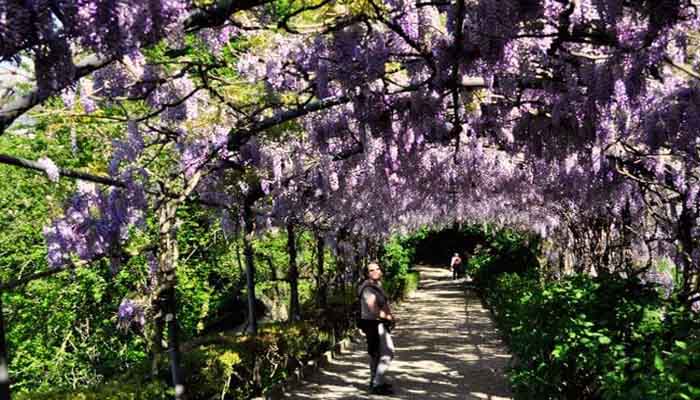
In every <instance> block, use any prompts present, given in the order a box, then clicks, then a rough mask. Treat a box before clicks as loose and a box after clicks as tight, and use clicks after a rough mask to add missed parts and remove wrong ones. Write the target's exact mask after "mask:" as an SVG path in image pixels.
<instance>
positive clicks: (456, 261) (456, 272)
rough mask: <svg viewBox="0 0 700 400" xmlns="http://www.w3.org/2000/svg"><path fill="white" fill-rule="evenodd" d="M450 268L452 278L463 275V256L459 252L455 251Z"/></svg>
mask: <svg viewBox="0 0 700 400" xmlns="http://www.w3.org/2000/svg"><path fill="white" fill-rule="evenodd" d="M450 269H451V270H452V280H455V279H458V278H461V277H462V258H461V257H460V256H459V253H455V255H453V256H452V260H450Z"/></svg>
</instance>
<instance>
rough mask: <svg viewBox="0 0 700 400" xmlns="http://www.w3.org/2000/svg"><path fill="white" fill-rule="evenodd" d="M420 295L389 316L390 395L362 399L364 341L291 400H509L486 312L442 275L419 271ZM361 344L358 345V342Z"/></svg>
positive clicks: (502, 359)
mask: <svg viewBox="0 0 700 400" xmlns="http://www.w3.org/2000/svg"><path fill="white" fill-rule="evenodd" d="M418 270H419V271H420V273H421V289H419V290H418V291H417V292H415V293H414V294H413V295H412V296H411V297H410V298H409V299H407V300H406V301H405V302H403V303H402V304H401V306H400V307H398V308H397V309H395V310H394V313H395V314H396V316H397V318H398V324H397V328H396V330H395V332H394V333H395V335H394V343H395V344H396V358H395V359H394V362H393V363H392V365H391V369H390V373H389V375H388V376H389V379H391V381H392V382H393V383H394V388H395V390H396V394H394V395H393V396H378V395H371V396H370V395H368V394H367V384H368V383H369V367H368V365H367V361H368V355H367V353H366V351H365V350H366V347H365V345H364V342H361V343H358V344H354V345H353V346H352V349H351V350H350V352H349V353H347V354H345V355H343V356H342V357H340V358H339V359H336V360H334V361H333V362H332V363H331V364H329V365H328V366H327V367H326V368H325V369H324V370H322V371H320V372H318V373H317V374H316V375H315V376H314V377H313V378H312V379H311V380H310V381H309V382H306V383H304V384H302V385H301V386H300V387H298V388H297V389H296V390H295V391H294V393H292V394H289V395H287V397H288V398H291V399H369V398H387V399H445V400H447V399H449V400H457V399H459V400H462V399H465V400H466V399H489V400H498V399H511V394H510V391H509V389H508V384H507V381H506V378H505V376H504V374H503V370H504V368H505V366H506V364H507V362H508V360H509V359H510V355H509V354H507V353H506V350H505V348H504V346H503V345H502V344H501V342H500V341H499V339H498V336H497V333H496V330H495V328H494V325H493V323H492V321H491V319H490V314H489V312H488V311H487V310H486V309H484V308H483V307H482V306H481V303H480V302H479V299H478V298H477V297H476V296H475V295H474V294H473V293H472V292H471V291H468V292H467V298H466V301H465V296H464V292H463V289H462V284H461V283H455V282H452V281H451V280H450V276H449V275H450V274H449V272H448V271H447V270H445V269H439V268H431V267H426V266H422V267H419V268H418ZM361 339H364V338H361Z"/></svg>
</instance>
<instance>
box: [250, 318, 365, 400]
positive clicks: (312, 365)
mask: <svg viewBox="0 0 700 400" xmlns="http://www.w3.org/2000/svg"><path fill="white" fill-rule="evenodd" d="M351 332H352V333H351V334H350V335H349V336H347V337H345V338H344V339H342V340H340V341H339V342H337V343H336V344H335V346H333V349H331V350H327V351H326V352H324V353H323V354H321V355H320V356H318V357H316V358H314V359H313V360H309V361H307V362H306V364H305V365H303V366H301V367H298V368H296V369H294V370H293V371H291V372H290V376H289V377H288V378H287V379H286V380H284V381H282V382H279V383H276V384H274V385H272V387H270V388H269V389H268V390H267V391H266V392H265V393H264V394H263V395H262V396H258V397H253V398H252V399H251V400H279V399H283V398H285V394H286V393H287V392H289V391H290V390H292V389H294V388H295V387H297V386H298V385H299V384H300V383H302V382H303V381H304V378H308V377H311V376H312V375H314V374H315V373H317V372H318V371H319V370H322V369H323V368H324V367H326V366H327V365H328V364H329V363H330V362H331V361H332V360H334V359H337V358H338V357H340V356H341V355H342V354H345V353H347V352H348V351H349V350H350V349H351V347H352V345H353V343H357V342H356V341H357V340H359V339H358V335H359V332H358V330H357V329H352V330H351Z"/></svg>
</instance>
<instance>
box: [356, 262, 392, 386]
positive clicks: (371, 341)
mask: <svg viewBox="0 0 700 400" xmlns="http://www.w3.org/2000/svg"><path fill="white" fill-rule="evenodd" d="M364 272H365V277H366V280H365V281H364V282H362V284H361V285H360V287H359V289H358V295H359V297H360V307H361V315H360V323H359V326H360V329H362V332H364V334H365V336H366V337H367V352H368V353H369V357H370V361H369V370H370V382H369V391H370V393H372V394H393V390H392V388H391V385H390V384H389V383H388V382H386V381H385V379H384V375H385V374H386V371H387V370H388V369H389V365H390V364H391V360H392V359H393V358H394V342H393V340H392V339H391V334H390V331H391V328H392V327H393V325H394V317H393V315H392V314H391V309H390V308H389V301H388V299H387V296H386V294H385V293H384V290H383V289H382V286H381V279H382V270H381V267H380V266H379V264H377V263H374V262H373V263H370V264H368V265H367V267H366V268H365V271H364Z"/></svg>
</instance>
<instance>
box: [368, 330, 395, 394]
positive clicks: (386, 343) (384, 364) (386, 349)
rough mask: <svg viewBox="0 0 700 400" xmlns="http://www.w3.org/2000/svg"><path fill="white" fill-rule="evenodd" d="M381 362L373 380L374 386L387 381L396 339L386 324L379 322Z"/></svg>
mask: <svg viewBox="0 0 700 400" xmlns="http://www.w3.org/2000/svg"><path fill="white" fill-rule="evenodd" d="M377 330H378V333H379V362H378V363H377V370H376V373H375V375H374V380H373V381H372V383H373V386H379V385H382V384H384V383H385V380H384V375H385V374H386V371H387V370H388V369H389V365H390V364H391V360H393V359H394V341H393V340H392V338H391V334H389V332H387V330H386V328H385V327H384V324H379V326H378V328H377Z"/></svg>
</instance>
